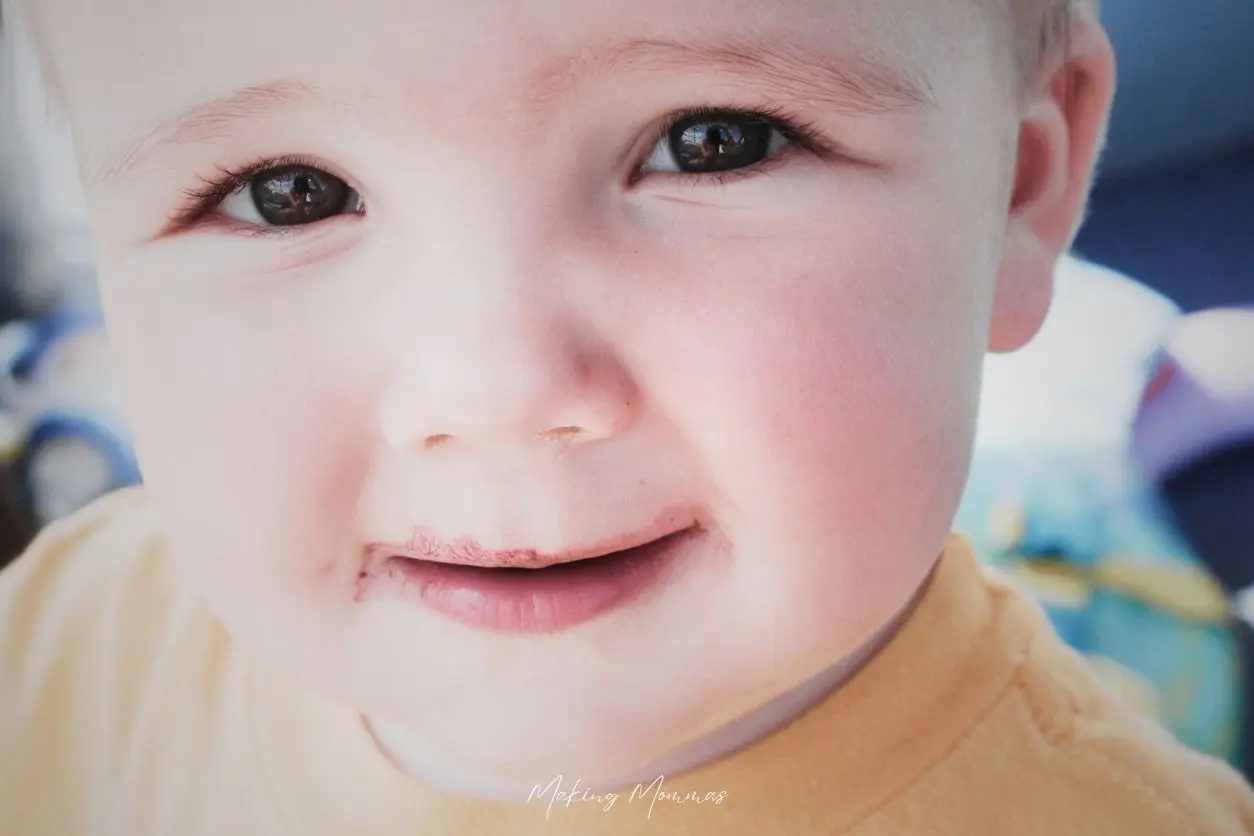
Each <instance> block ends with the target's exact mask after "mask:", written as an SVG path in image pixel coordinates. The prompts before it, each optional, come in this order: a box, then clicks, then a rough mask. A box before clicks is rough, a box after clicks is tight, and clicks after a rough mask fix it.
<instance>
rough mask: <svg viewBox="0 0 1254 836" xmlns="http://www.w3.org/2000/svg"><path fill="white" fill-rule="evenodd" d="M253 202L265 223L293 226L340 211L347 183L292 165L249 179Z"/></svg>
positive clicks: (342, 208) (344, 202)
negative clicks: (251, 183) (251, 184)
mask: <svg viewBox="0 0 1254 836" xmlns="http://www.w3.org/2000/svg"><path fill="white" fill-rule="evenodd" d="M252 192H253V202H254V203H256V205H257V211H258V212H259V213H260V214H261V217H262V219H264V220H265V222H266V223H269V224H273V225H275V226H295V225H298V224H309V223H314V222H315V221H322V220H326V219H327V218H330V217H333V216H335V215H338V214H340V213H341V212H343V211H344V208H345V205H346V204H347V203H348V193H349V189H348V185H347V184H345V182H344V181H343V180H341V179H339V178H338V177H333V176H331V175H330V174H327V173H326V172H324V171H317V170H316V169H312V168H302V167H299V166H292V167H289V168H279V169H274V170H272V171H269V172H266V173H265V174H262V175H260V176H259V177H257V178H256V179H255V180H253V186H252Z"/></svg>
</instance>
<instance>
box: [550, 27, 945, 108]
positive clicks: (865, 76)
mask: <svg viewBox="0 0 1254 836" xmlns="http://www.w3.org/2000/svg"><path fill="white" fill-rule="evenodd" d="M636 68H640V69H646V70H648V69H654V70H659V71H668V70H669V71H681V72H682V71H688V72H691V71H694V70H695V71H700V70H705V71H707V72H708V71H713V72H716V73H722V74H724V75H726V76H728V77H734V76H740V77H746V76H753V77H754V81H755V82H756V86H757V87H758V88H759V89H761V88H765V91H764V92H766V93H767V94H768V95H769V94H771V93H775V94H778V95H779V96H781V97H786V98H790V99H794V100H799V101H801V102H804V103H809V104H812V105H815V106H818V107H823V108H828V109H832V110H835V111H837V112H841V113H848V114H853V115H858V114H874V113H887V112H892V111H897V110H906V109H911V108H915V107H920V106H924V107H933V106H935V99H934V96H933V93H932V89H931V86H930V85H929V83H928V81H927V79H926V78H924V77H922V76H921V75H916V74H912V73H910V72H908V71H907V70H905V69H904V68H897V67H894V66H892V65H891V64H889V63H888V62H886V61H883V60H880V59H877V58H875V57H873V56H871V55H869V54H861V55H856V56H841V55H838V54H835V53H833V52H829V51H818V50H813V49H806V48H803V47H800V46H797V45H796V44H791V43H783V42H779V43H776V42H770V41H759V40H747V41H732V42H722V43H709V44H703V43H686V42H682V41H675V40H657V39H644V40H634V41H628V42H626V43H622V44H619V45H617V46H614V47H612V48H610V49H607V50H604V51H601V52H590V53H586V54H581V55H577V56H572V57H569V58H566V59H563V60H561V61H559V62H556V65H555V66H553V67H552V68H551V69H549V70H548V71H547V72H546V73H544V74H541V76H540V80H539V83H538V84H537V87H538V90H537V93H538V95H539V96H541V97H544V96H547V95H553V94H555V93H562V92H565V91H567V90H568V89H570V88H573V87H576V86H577V85H578V84H579V83H580V82H581V81H583V80H584V79H586V78H587V77H590V76H595V75H604V74H609V73H612V72H614V71H617V70H622V69H636Z"/></svg>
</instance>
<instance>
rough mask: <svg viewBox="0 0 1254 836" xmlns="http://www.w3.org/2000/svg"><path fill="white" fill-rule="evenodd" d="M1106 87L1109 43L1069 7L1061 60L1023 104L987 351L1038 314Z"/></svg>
mask: <svg viewBox="0 0 1254 836" xmlns="http://www.w3.org/2000/svg"><path fill="white" fill-rule="evenodd" d="M1114 86H1115V63H1114V55H1113V51H1112V49H1111V46H1110V41H1109V39H1108V38H1107V37H1106V33H1105V31H1104V30H1103V29H1102V27H1101V24H1100V23H1098V21H1097V19H1096V18H1095V17H1094V16H1093V14H1092V13H1091V12H1087V11H1080V12H1077V14H1076V19H1075V21H1074V23H1073V25H1072V28H1071V43H1070V53H1069V57H1068V59H1067V60H1066V62H1065V63H1063V64H1061V65H1060V66H1058V67H1057V68H1056V69H1055V70H1054V71H1053V72H1052V73H1051V74H1050V75H1049V76H1047V77H1046V78H1044V79H1043V83H1042V84H1041V85H1039V86H1038V87H1036V88H1034V89H1033V90H1031V91H1030V92H1029V96H1028V98H1027V99H1026V100H1025V102H1024V110H1023V116H1022V118H1021V120H1020V131H1019V141H1018V156H1017V158H1016V164H1015V175H1014V177H1015V179H1014V184H1013V188H1012V192H1011V201H1010V212H1009V215H1008V223H1007V229H1006V236H1005V244H1004V247H1003V253H1002V261H1001V264H1000V266H999V272H998V277H997V288H996V291H995V295H994V300H993V314H992V321H991V323H990V330H989V350H990V351H995V352H1005V351H1014V350H1016V349H1018V348H1020V347H1022V346H1023V345H1024V344H1025V343H1027V342H1028V341H1029V340H1030V339H1032V337H1033V336H1034V335H1035V334H1036V332H1037V330H1039V328H1040V326H1041V323H1042V322H1043V321H1044V319H1045V314H1046V313H1047V312H1048V310H1049V300H1050V297H1051V295H1052V289H1053V274H1054V269H1055V267H1056V266H1057V263H1058V260H1059V258H1061V256H1062V255H1063V254H1064V253H1065V252H1066V251H1067V249H1068V248H1069V247H1070V246H1071V242H1072V240H1073V239H1074V237H1075V233H1076V232H1077V231H1078V229H1079V226H1080V223H1081V221H1082V220H1083V213H1084V206H1085V202H1086V201H1087V199H1088V194H1089V188H1090V186H1091V185H1092V182H1093V171H1094V167H1095V164H1096V160H1097V155H1098V152H1099V150H1100V148H1101V144H1102V142H1103V140H1104V138H1105V133H1106V122H1107V117H1108V115H1109V113H1110V105H1111V99H1112V97H1113V95H1114Z"/></svg>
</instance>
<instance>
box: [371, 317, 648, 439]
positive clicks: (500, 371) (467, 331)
mask: <svg viewBox="0 0 1254 836" xmlns="http://www.w3.org/2000/svg"><path fill="white" fill-rule="evenodd" d="M417 353H418V355H419V356H417V357H414V358H406V361H405V362H403V363H401V364H400V366H399V371H398V372H397V373H396V374H395V375H394V376H393V378H392V379H391V381H390V384H389V386H388V387H387V389H386V391H385V393H384V395H383V398H382V402H381V404H380V417H379V422H380V429H381V430H382V435H383V437H384V439H385V440H386V443H387V444H388V445H389V446H391V447H393V448H394V449H397V450H400V451H405V452H411V453H414V452H425V451H431V450H435V449H437V448H445V447H449V446H454V445H468V446H481V445H509V446H527V445H554V446H561V447H568V446H571V445H580V444H586V443H589V442H592V441H597V440H605V439H608V438H612V437H614V436H616V435H619V434H621V433H623V432H624V431H625V430H626V429H627V428H628V427H629V426H630V425H631V423H632V421H633V420H634V416H635V414H636V412H637V411H638V409H639V393H638V390H637V387H636V386H635V384H634V382H633V380H632V378H631V376H630V375H629V374H628V372H627V370H626V369H625V368H624V366H623V364H622V363H621V362H620V361H619V360H618V358H617V357H616V356H615V355H614V353H613V352H612V351H610V350H609V349H607V348H605V347H602V346H598V345H597V344H596V343H595V342H594V341H592V340H590V339H588V338H587V337H585V336H582V335H580V334H579V333H578V331H577V329H575V328H573V327H570V326H569V325H568V324H567V323H565V322H563V321H562V320H561V319H560V318H558V317H556V316H553V315H550V314H547V313H545V312H543V311H538V310H534V309H533V310H531V311H517V310H516V311H514V312H513V313H512V314H511V315H509V316H508V317H493V316H491V315H486V316H481V317H479V318H478V322H475V323H470V322H466V323H462V324H461V325H460V326H459V327H458V328H457V329H455V330H454V331H451V332H448V333H447V334H446V336H445V337H444V338H441V339H440V340H438V341H437V344H435V345H430V344H428V345H427V346H425V347H424V348H423V349H421V350H419V351H418V352H417Z"/></svg>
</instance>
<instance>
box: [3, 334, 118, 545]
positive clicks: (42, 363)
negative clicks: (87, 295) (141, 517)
mask: <svg viewBox="0 0 1254 836" xmlns="http://www.w3.org/2000/svg"><path fill="white" fill-rule="evenodd" d="M115 385H116V382H115V379H114V375H113V372H112V369H111V367H110V363H109V352H108V344H107V341H106V339H105V336H104V331H103V329H102V326H101V323H100V321H99V319H98V318H97V317H96V316H95V315H94V314H93V313H84V312H79V311H74V310H66V311H59V312H56V313H54V314H52V315H50V316H47V317H44V318H42V319H40V320H37V321H29V322H28V321H20V320H19V321H16V322H11V323H9V324H8V325H5V326H4V327H3V328H0V413H2V414H3V418H4V424H5V433H4V434H5V436H6V437H5V438H4V441H5V442H6V445H5V448H4V459H5V462H6V465H7V470H8V473H9V475H10V480H11V486H12V494H13V500H14V502H15V504H16V505H17V507H18V508H19V509H21V511H23V512H24V513H26V514H27V515H28V516H29V517H30V520H31V522H32V524H33V525H34V526H35V527H37V528H38V527H42V526H43V525H46V524H47V523H49V522H52V521H54V520H56V519H58V518H60V517H63V516H65V515H67V514H69V513H72V512H73V511H75V510H77V509H78V508H80V507H82V506H83V505H85V504H86V503H87V502H90V501H91V500H92V499H95V498H96V497H98V496H101V495H102V494H105V493H108V492H109V491H112V490H114V489H116V488H120V487H123V486H126V485H131V484H136V483H138V482H139V472H138V468H137V467H136V464H135V459H134V456H133V454H132V452H131V445H130V438H129V435H128V433H127V432H126V430H125V428H124V427H125V425H124V423H123V422H122V420H121V417H120V409H119V407H118V402H117V393H116V391H115Z"/></svg>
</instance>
